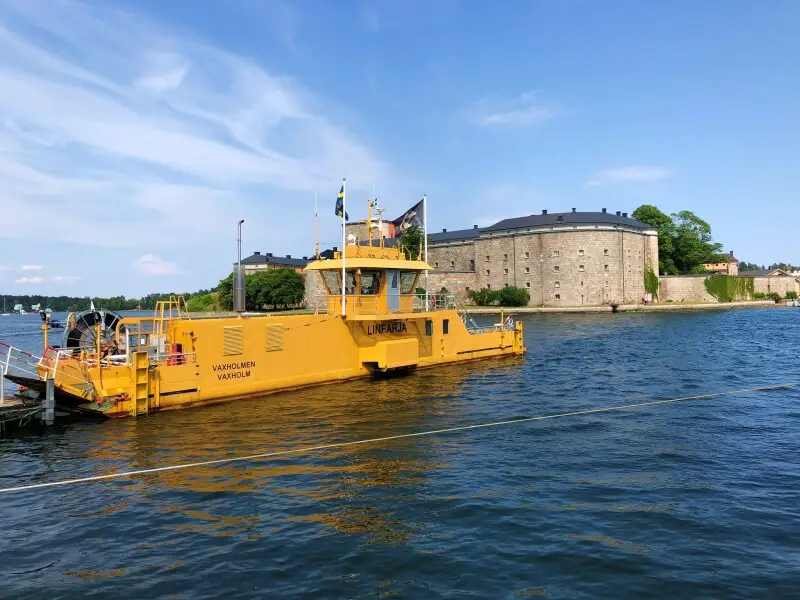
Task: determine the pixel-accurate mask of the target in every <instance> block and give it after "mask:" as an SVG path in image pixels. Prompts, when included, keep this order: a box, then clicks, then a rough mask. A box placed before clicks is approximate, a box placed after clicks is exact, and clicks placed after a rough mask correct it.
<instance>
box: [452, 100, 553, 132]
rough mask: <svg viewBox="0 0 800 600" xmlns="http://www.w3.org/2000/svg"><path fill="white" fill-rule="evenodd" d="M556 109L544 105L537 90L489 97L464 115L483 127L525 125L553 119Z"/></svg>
mask: <svg viewBox="0 0 800 600" xmlns="http://www.w3.org/2000/svg"><path fill="white" fill-rule="evenodd" d="M555 115H556V113H555V111H554V109H552V108H549V107H547V106H545V105H543V104H542V103H541V102H540V101H539V99H538V93H537V92H535V91H530V92H525V93H524V94H520V95H519V96H516V97H513V98H498V97H492V96H490V97H488V98H484V99H483V100H480V101H478V102H476V103H475V104H473V105H472V106H471V107H470V108H469V109H468V110H467V111H465V113H464V116H465V117H466V118H467V120H469V121H470V122H472V123H474V124H476V125H480V126H483V127H525V126H528V125H535V124H537V123H541V122H543V121H547V120H549V119H552V118H553V117H554V116H555Z"/></svg>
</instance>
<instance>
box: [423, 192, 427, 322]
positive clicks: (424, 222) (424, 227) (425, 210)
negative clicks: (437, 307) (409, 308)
mask: <svg viewBox="0 0 800 600" xmlns="http://www.w3.org/2000/svg"><path fill="white" fill-rule="evenodd" d="M422 231H423V233H422V235H423V238H422V240H423V242H424V244H425V266H427V265H428V195H427V194H423V196H422ZM425 306H426V307H427V306H428V269H425Z"/></svg>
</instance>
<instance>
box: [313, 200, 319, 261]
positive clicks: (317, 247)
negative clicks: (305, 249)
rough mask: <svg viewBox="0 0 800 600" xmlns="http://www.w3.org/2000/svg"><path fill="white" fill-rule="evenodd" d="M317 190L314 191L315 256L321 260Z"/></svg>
mask: <svg viewBox="0 0 800 600" xmlns="http://www.w3.org/2000/svg"><path fill="white" fill-rule="evenodd" d="M317 195H318V194H317V192H314V256H315V258H316V259H317V260H319V206H318V204H317Z"/></svg>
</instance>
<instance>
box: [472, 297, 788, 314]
mask: <svg viewBox="0 0 800 600" xmlns="http://www.w3.org/2000/svg"><path fill="white" fill-rule="evenodd" d="M773 307H777V308H781V307H782V308H785V307H786V304H785V303H783V302H775V301H774V300H743V301H736V302H665V303H661V304H620V305H617V306H616V307H614V306H608V305H604V306H519V307H511V306H506V307H502V306H490V307H487V306H465V307H464V308H465V309H466V310H468V311H469V312H470V313H471V314H475V315H481V314H484V315H499V314H500V313H501V312H502V313H503V314H507V315H510V314H542V313H613V312H670V311H694V310H725V309H732V308H773Z"/></svg>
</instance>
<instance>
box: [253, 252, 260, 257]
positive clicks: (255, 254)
mask: <svg viewBox="0 0 800 600" xmlns="http://www.w3.org/2000/svg"><path fill="white" fill-rule="evenodd" d="M253 256H261V252H253Z"/></svg>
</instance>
